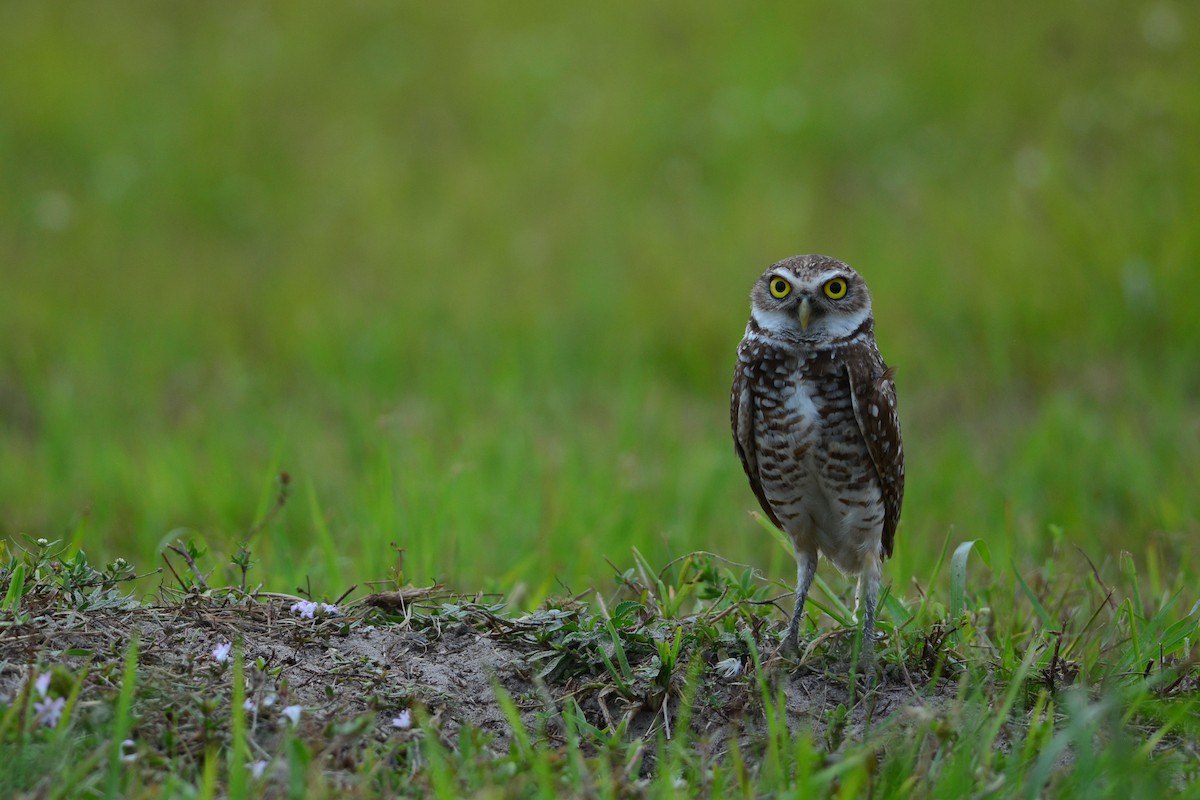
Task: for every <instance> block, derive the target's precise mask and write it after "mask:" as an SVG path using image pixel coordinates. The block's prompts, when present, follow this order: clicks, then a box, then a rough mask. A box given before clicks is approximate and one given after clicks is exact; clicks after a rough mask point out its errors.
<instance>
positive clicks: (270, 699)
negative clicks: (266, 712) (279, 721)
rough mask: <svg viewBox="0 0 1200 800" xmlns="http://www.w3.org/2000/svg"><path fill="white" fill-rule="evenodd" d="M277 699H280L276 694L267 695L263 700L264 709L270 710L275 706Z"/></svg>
mask: <svg viewBox="0 0 1200 800" xmlns="http://www.w3.org/2000/svg"><path fill="white" fill-rule="evenodd" d="M277 699H278V698H277V697H276V696H275V695H274V694H269V695H267V696H266V697H264V698H263V701H262V704H263V708H270V707H271V706H273V705H275V701H276V700H277Z"/></svg>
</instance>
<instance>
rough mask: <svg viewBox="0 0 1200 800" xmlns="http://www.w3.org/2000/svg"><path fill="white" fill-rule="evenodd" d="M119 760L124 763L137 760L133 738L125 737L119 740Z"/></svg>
mask: <svg viewBox="0 0 1200 800" xmlns="http://www.w3.org/2000/svg"><path fill="white" fill-rule="evenodd" d="M121 760H122V761H124V762H125V763H126V764H132V763H133V762H134V761H137V743H136V742H135V741H133V739H126V740H125V741H123V742H121Z"/></svg>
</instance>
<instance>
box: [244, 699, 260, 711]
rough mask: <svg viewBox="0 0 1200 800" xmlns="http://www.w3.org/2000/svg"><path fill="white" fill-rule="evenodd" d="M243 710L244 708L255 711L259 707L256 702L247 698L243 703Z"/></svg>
mask: <svg viewBox="0 0 1200 800" xmlns="http://www.w3.org/2000/svg"><path fill="white" fill-rule="evenodd" d="M242 708H244V709H245V710H247V711H254V710H255V709H256V708H258V706H256V705H254V701H253V700H251V699H250V698H249V697H247V698H246V699H245V700H244V701H243V702H242Z"/></svg>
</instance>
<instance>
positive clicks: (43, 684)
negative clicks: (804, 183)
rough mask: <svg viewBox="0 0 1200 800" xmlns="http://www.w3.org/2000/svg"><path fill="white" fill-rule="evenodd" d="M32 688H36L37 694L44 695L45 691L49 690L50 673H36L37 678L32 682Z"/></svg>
mask: <svg viewBox="0 0 1200 800" xmlns="http://www.w3.org/2000/svg"><path fill="white" fill-rule="evenodd" d="M33 688H34V689H36V690H37V693H38V694H39V695H41V696H42V697H45V696H46V692H48V691H50V673H49V672H43V673H42V674H41V675H38V676H37V680H36V681H34V682H33Z"/></svg>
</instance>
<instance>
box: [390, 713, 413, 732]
mask: <svg viewBox="0 0 1200 800" xmlns="http://www.w3.org/2000/svg"><path fill="white" fill-rule="evenodd" d="M392 727H393V728H399V729H400V730H402V731H406V730H408V729H409V728H411V727H412V712H411V711H409V710H408V709H407V708H406V709H404V710H403V711H401V712H400V714H399V715H398V716H396V717H395V718H394V719H393V720H392Z"/></svg>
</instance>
